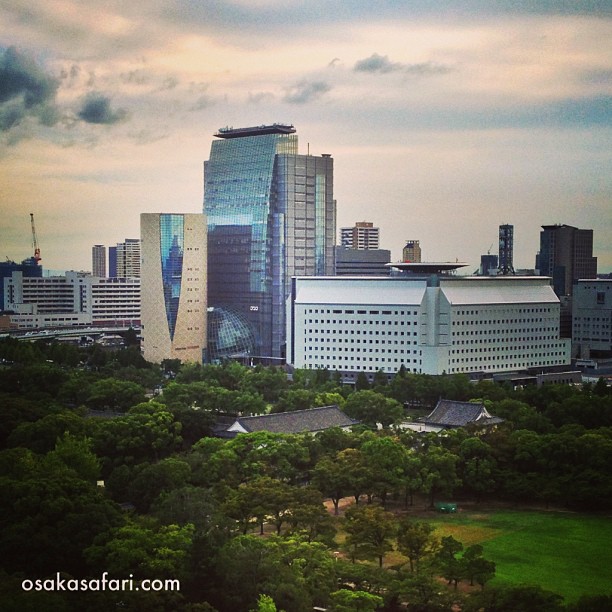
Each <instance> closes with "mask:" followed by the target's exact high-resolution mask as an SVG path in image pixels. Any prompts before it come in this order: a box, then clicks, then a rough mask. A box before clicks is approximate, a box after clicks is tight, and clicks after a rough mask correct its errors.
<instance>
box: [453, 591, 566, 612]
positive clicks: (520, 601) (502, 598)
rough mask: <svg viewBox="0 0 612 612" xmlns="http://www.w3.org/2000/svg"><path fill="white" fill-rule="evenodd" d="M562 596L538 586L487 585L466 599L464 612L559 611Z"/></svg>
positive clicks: (562, 607) (561, 607)
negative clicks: (482, 611) (484, 611)
mask: <svg viewBox="0 0 612 612" xmlns="http://www.w3.org/2000/svg"><path fill="white" fill-rule="evenodd" d="M562 601H563V598H562V597H561V596H560V595H557V594H556V593H551V592H550V591H546V590H544V589H543V588H542V587H540V586H527V585H518V586H495V587H492V586H488V587H487V588H486V589H483V590H482V591H480V592H479V593H474V594H473V595H472V596H471V597H469V598H468V599H467V601H466V605H465V610H466V612H478V611H479V610H486V612H542V611H543V610H546V612H561V611H562V610H564V609H565V607H564V606H563V604H562Z"/></svg>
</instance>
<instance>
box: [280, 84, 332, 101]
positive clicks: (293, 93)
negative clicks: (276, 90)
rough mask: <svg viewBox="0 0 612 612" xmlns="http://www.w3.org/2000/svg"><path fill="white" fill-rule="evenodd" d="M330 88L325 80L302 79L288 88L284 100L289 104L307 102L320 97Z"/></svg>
mask: <svg viewBox="0 0 612 612" xmlns="http://www.w3.org/2000/svg"><path fill="white" fill-rule="evenodd" d="M330 89H331V87H330V86H329V85H328V84H327V83H326V82H325V81H300V82H299V83H296V84H295V85H292V86H291V87H288V88H287V89H286V92H287V93H286V94H285V96H284V97H283V100H284V101H285V102H289V104H306V103H307V102H312V101H313V100H316V99H317V98H320V97H321V96H322V95H323V94H325V93H327V92H328V91H329V90H330Z"/></svg>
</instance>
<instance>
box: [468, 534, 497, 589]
mask: <svg viewBox="0 0 612 612" xmlns="http://www.w3.org/2000/svg"><path fill="white" fill-rule="evenodd" d="M482 552H483V549H482V546H481V545H480V544H472V545H471V546H468V547H467V548H466V549H465V551H464V553H463V556H462V557H461V563H462V564H463V571H464V576H465V577H466V578H467V579H468V580H469V581H470V585H471V586H474V582H477V583H478V584H479V585H480V586H481V588H484V585H485V584H486V583H487V582H488V581H489V580H491V579H492V578H494V577H495V563H494V562H493V561H489V560H488V559H485V558H484V557H483V556H482Z"/></svg>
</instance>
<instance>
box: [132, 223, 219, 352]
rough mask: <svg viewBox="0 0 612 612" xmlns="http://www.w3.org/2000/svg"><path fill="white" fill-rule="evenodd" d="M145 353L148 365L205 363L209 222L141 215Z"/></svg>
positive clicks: (143, 344)
mask: <svg viewBox="0 0 612 612" xmlns="http://www.w3.org/2000/svg"><path fill="white" fill-rule="evenodd" d="M140 232H141V240H142V262H143V267H142V271H141V272H142V348H143V355H144V357H145V359H146V360H147V361H152V362H154V363H160V362H161V361H163V360H164V359H180V360H181V361H184V362H185V361H195V362H198V363H201V362H202V361H203V357H204V351H205V349H206V321H207V316H206V315H207V303H206V220H205V217H204V215H201V214H165V213H143V214H141V215H140Z"/></svg>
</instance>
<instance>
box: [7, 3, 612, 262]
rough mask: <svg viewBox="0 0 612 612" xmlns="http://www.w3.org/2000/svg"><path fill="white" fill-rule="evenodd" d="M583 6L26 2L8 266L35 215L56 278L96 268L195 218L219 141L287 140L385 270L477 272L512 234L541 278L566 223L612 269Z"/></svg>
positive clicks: (15, 106) (12, 131) (599, 58)
mask: <svg viewBox="0 0 612 612" xmlns="http://www.w3.org/2000/svg"><path fill="white" fill-rule="evenodd" d="M553 4H554V5H558V6H553ZM574 4H577V3H550V2H529V3H523V2H518V3H517V2H512V3H510V2H508V3H506V2H501V3H495V5H493V6H489V4H488V3H487V4H485V3H477V2H466V3H462V6H461V7H457V6H456V5H455V3H450V2H435V3H431V2H428V3H425V2H416V3H411V5H410V7H405V6H403V3H395V2H384V3H382V4H372V3H365V2H351V3H338V6H335V7H333V10H330V8H329V3H322V2H320V1H318V0H314V1H313V2H310V3H306V4H301V3H300V4H296V3H286V2H284V3H280V2H276V1H275V0H260V1H254V2H248V3H247V2H243V1H239V0H236V1H226V2H206V3H196V2H188V1H186V0H183V1H181V2H165V3H157V2H151V3H150V6H149V7H148V8H147V11H143V10H142V7H138V6H127V5H122V4H120V3H116V4H114V3H108V2H105V3H101V2H97V1H92V2H89V3H87V6H82V5H80V4H78V3H76V2H73V1H72V0H65V1H64V2H57V3H56V2H51V3H43V4H41V5H27V7H26V5H22V3H21V2H18V1H17V0H12V1H11V2H9V3H7V4H6V5H4V6H3V7H2V8H0V18H2V22H3V23H4V24H5V32H4V34H3V36H2V37H1V38H0V83H2V89H1V90H0V158H1V160H2V162H1V163H0V206H1V209H0V212H1V213H2V218H3V223H2V230H1V231H0V242H1V243H2V246H3V247H4V249H3V250H2V251H1V252H0V256H2V257H3V258H5V257H9V258H10V259H13V260H15V261H21V260H22V259H25V258H26V257H30V256H31V255H32V248H31V235H30V225H29V219H28V214H29V213H31V212H33V213H34V215H35V217H36V227H37V234H38V242H39V245H40V247H41V251H42V264H43V266H44V267H45V268H49V269H71V268H72V269H88V268H89V267H90V266H91V247H92V245H95V244H105V245H112V244H115V243H117V242H119V241H120V240H121V239H122V238H123V237H124V236H126V235H127V236H130V235H138V229H139V217H140V214H141V213H143V212H155V211H164V212H169V213H171V212H179V211H180V212H193V213H197V212H200V211H201V202H202V163H203V161H204V160H205V159H206V158H207V156H208V152H209V150H210V145H211V142H212V140H213V138H214V137H213V134H214V133H215V132H216V131H217V130H218V129H219V128H220V127H223V126H226V125H233V126H234V127H245V126H252V125H261V124H268V123H274V122H286V123H291V124H293V125H295V127H296V129H297V130H298V132H299V134H300V135H301V146H300V151H299V153H300V154H305V153H306V152H307V151H308V152H310V153H311V154H313V155H321V154H323V153H329V154H331V155H332V156H333V158H334V162H335V170H334V173H335V177H334V182H335V188H334V192H335V197H336V198H337V202H338V204H337V211H338V218H337V226H338V227H342V226H349V225H352V224H353V223H354V222H355V221H356V220H360V219H367V220H368V221H371V222H373V223H374V225H375V226H376V227H380V234H381V248H387V249H391V251H392V260H399V259H400V258H401V249H402V247H403V246H404V244H405V241H406V239H408V238H414V239H418V240H419V241H420V245H421V248H422V251H423V259H424V260H430V261H431V260H451V261H454V260H455V259H459V260H461V261H466V262H468V263H469V264H470V268H469V269H470V270H474V269H476V268H477V267H478V264H479V261H480V255H481V254H484V253H487V251H488V250H489V248H490V245H491V244H492V243H495V242H496V240H497V228H498V226H499V225H500V224H506V223H508V224H512V225H514V240H515V243H514V267H515V268H517V269H520V268H533V266H534V259H535V254H536V252H537V250H538V247H539V235H540V229H541V228H540V226H541V225H551V224H567V225H572V226H575V227H578V228H592V229H594V245H593V251H594V253H593V254H594V255H595V256H596V257H597V258H598V271H599V272H610V271H612V215H611V214H610V211H611V210H612V189H611V186H610V176H612V173H611V172H610V169H611V163H610V162H611V155H610V147H609V143H610V91H611V81H612V79H610V76H611V74H612V70H611V61H610V60H611V55H612V43H611V42H610V41H611V40H612V37H611V36H610V33H611V30H612V28H611V24H612V11H610V9H609V8H607V7H606V5H605V4H604V3H598V2H588V3H580V5H581V6H574ZM263 24H265V27H264V26H263ZM311 143H312V145H313V146H310V145H311ZM466 238H467V239H466ZM336 239H337V240H338V237H336Z"/></svg>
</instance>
